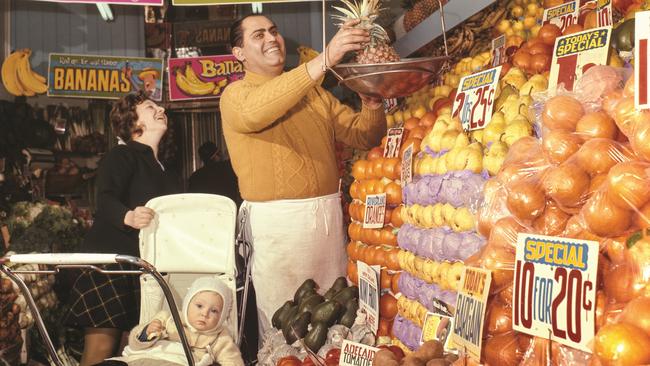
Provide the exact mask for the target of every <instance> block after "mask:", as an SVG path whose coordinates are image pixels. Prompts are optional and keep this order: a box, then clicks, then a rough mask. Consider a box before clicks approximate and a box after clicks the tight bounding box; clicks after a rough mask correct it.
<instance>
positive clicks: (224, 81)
mask: <svg viewBox="0 0 650 366" xmlns="http://www.w3.org/2000/svg"><path fill="white" fill-rule="evenodd" d="M226 85H228V79H221V80H219V81H217V86H216V87H215V88H214V90H213V91H212V95H219V93H221V90H222V89H223V88H224V87H225V86H226Z"/></svg>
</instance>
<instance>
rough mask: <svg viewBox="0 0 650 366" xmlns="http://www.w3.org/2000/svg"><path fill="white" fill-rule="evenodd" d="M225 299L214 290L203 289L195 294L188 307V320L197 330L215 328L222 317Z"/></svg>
mask: <svg viewBox="0 0 650 366" xmlns="http://www.w3.org/2000/svg"><path fill="white" fill-rule="evenodd" d="M222 309H223V299H222V298H221V296H220V295H219V294H217V293H214V292H212V291H202V292H199V293H198V294H196V295H194V297H193V298H192V300H190V305H189V307H188V309H187V321H188V322H189V323H190V325H191V326H193V327H194V328H195V329H196V330H199V331H206V330H212V329H214V328H215V327H216V326H217V324H218V323H219V319H221V310H222Z"/></svg>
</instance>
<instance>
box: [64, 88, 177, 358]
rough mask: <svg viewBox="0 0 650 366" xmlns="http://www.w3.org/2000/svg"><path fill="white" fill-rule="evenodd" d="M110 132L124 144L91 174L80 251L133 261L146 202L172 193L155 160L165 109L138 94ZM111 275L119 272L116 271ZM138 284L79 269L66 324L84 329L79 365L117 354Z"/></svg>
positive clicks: (133, 318) (118, 107) (114, 116)
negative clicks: (91, 198) (89, 221)
mask: <svg viewBox="0 0 650 366" xmlns="http://www.w3.org/2000/svg"><path fill="white" fill-rule="evenodd" d="M110 121H111V126H112V128H113V130H114V132H115V135H117V136H118V137H119V138H120V139H121V140H122V142H123V143H121V144H120V145H118V146H116V147H115V148H113V149H112V150H111V151H110V152H109V153H107V154H106V156H105V157H104V158H103V159H102V162H101V164H100V166H99V171H98V174H97V182H96V184H97V213H96V215H95V221H94V223H93V225H92V227H91V228H90V231H89V232H88V234H87V235H86V237H85V240H84V243H83V247H82V251H83V252H89V253H117V254H127V255H133V256H139V253H138V233H139V230H140V229H142V228H143V227H146V226H147V225H149V223H150V222H151V220H152V219H153V217H154V212H153V210H151V209H149V208H147V207H144V205H145V204H146V203H147V201H149V200H150V199H152V198H154V197H158V196H162V195H166V194H171V193H175V192H176V191H177V189H176V188H177V187H176V184H175V183H174V181H173V178H171V177H170V176H169V175H168V174H167V173H166V172H165V169H164V167H163V166H162V164H161V163H160V162H159V161H158V158H157V156H158V145H159V143H160V140H161V138H162V137H163V135H164V134H165V131H167V117H166V116H165V109H164V108H162V107H160V106H158V105H156V104H155V103H154V102H153V101H151V100H149V99H148V98H147V95H146V94H145V93H144V92H139V93H137V94H129V95H127V96H125V97H123V98H122V99H120V100H119V101H118V102H116V103H115V105H114V106H113V109H112V110H111V114H110ZM108 268H109V269H123V267H122V266H121V265H112V266H108ZM139 294H140V284H139V280H138V277H137V276H135V275H110V276H108V275H102V274H100V273H98V272H96V271H93V270H85V271H84V272H83V273H82V274H81V275H80V276H79V278H78V279H77V281H76V282H75V284H74V287H73V290H72V293H71V296H70V298H71V299H72V300H71V301H72V302H73V304H72V306H71V310H70V313H69V314H68V323H69V324H71V325H74V326H77V327H83V328H84V333H85V334H84V352H83V356H82V358H81V365H82V366H85V365H93V364H96V363H98V362H101V361H102V360H104V359H105V358H108V357H111V356H114V355H116V354H117V352H118V351H119V346H120V343H121V342H120V341H121V339H122V337H123V334H124V335H126V334H127V333H126V332H128V331H129V330H130V329H131V328H133V327H134V326H135V325H136V324H138V317H139V315H140V314H139V312H140V310H139V308H140V299H139Z"/></svg>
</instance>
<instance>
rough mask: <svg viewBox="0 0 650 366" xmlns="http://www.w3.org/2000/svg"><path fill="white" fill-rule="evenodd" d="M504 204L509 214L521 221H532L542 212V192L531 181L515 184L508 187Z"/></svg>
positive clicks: (544, 202)
mask: <svg viewBox="0 0 650 366" xmlns="http://www.w3.org/2000/svg"><path fill="white" fill-rule="evenodd" d="M508 193H509V194H508V199H507V201H506V204H507V206H508V209H509V210H510V212H511V213H512V214H513V215H514V216H515V217H517V218H519V219H520V220H523V221H529V220H533V219H535V218H537V217H539V216H540V215H541V214H542V212H544V207H545V206H546V201H545V197H544V192H543V191H542V190H541V189H540V187H538V185H537V184H536V183H535V182H534V181H533V180H532V179H526V180H522V181H519V182H516V183H514V184H512V185H510V187H509V192H508Z"/></svg>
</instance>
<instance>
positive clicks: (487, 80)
mask: <svg viewBox="0 0 650 366" xmlns="http://www.w3.org/2000/svg"><path fill="white" fill-rule="evenodd" d="M500 74H501V66H497V67H495V68H492V69H489V70H485V71H481V72H478V73H476V74H472V75H468V76H465V77H463V78H462V79H460V84H459V87H458V88H459V89H458V94H456V99H454V105H453V108H452V110H453V111H454V114H453V117H456V116H459V117H460V121H461V122H462V124H463V129H464V130H465V131H472V130H480V129H482V128H485V127H486V126H487V124H488V122H490V120H491V119H492V110H493V108H494V94H495V92H496V88H497V85H498V83H499V75H500Z"/></svg>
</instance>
